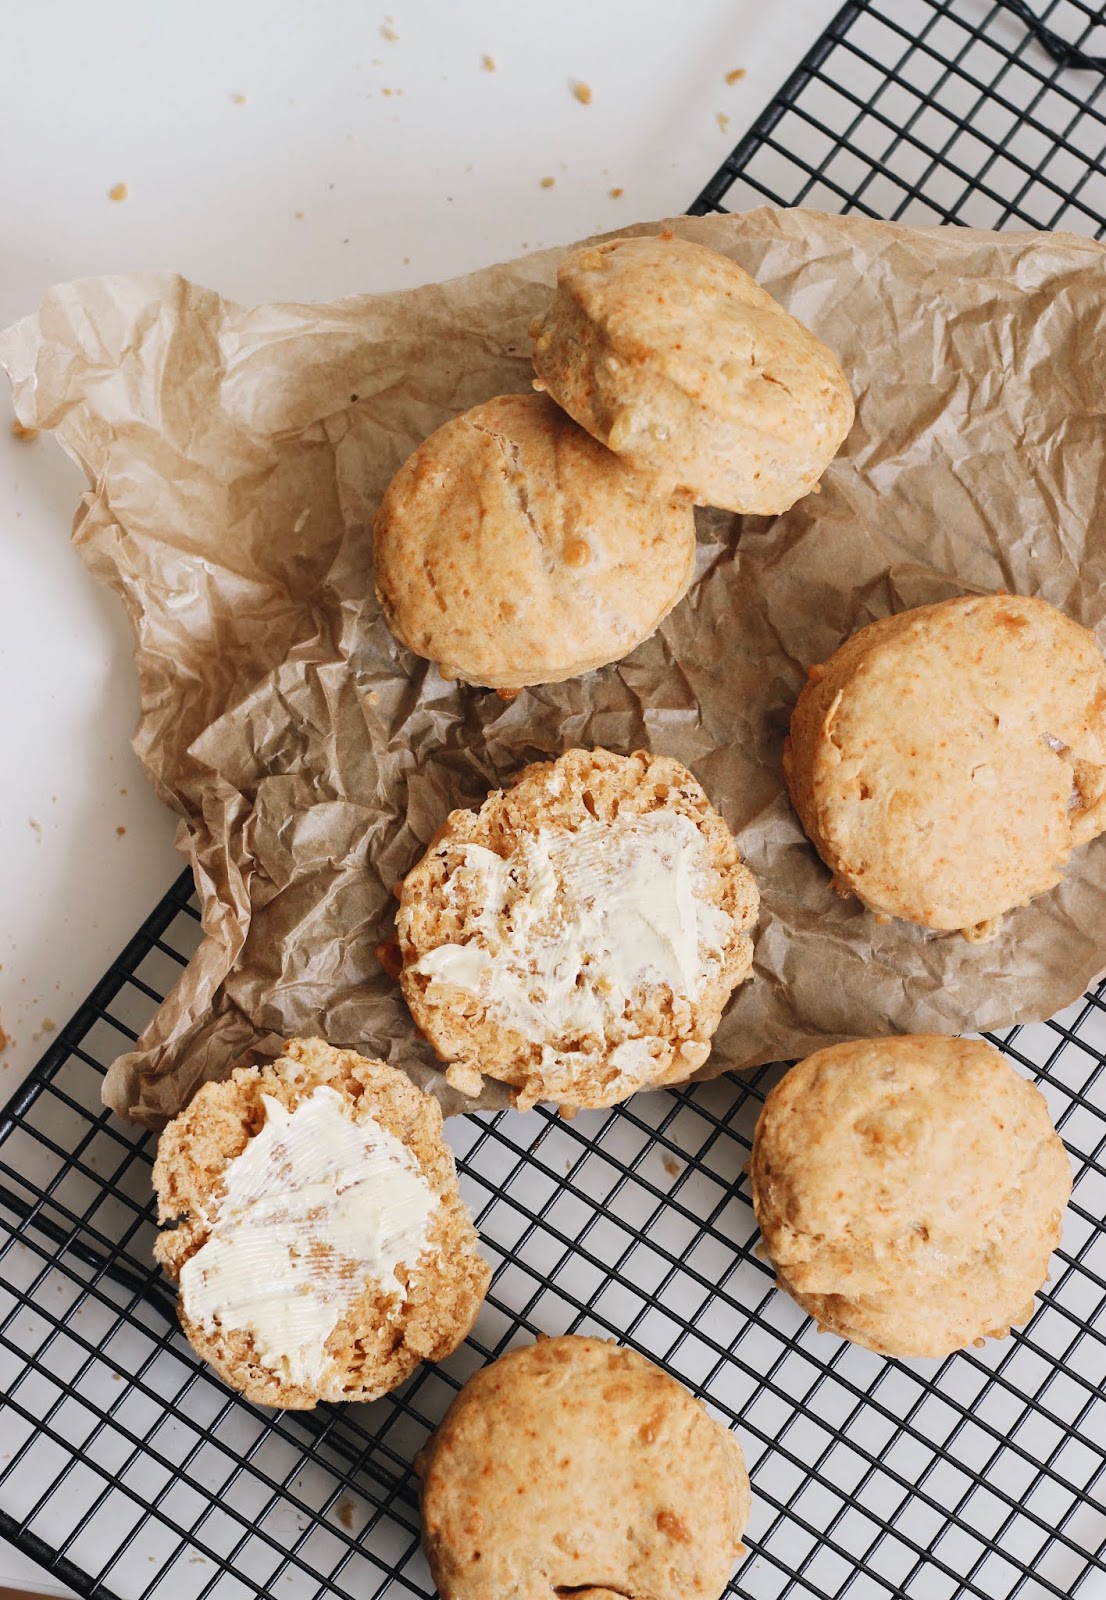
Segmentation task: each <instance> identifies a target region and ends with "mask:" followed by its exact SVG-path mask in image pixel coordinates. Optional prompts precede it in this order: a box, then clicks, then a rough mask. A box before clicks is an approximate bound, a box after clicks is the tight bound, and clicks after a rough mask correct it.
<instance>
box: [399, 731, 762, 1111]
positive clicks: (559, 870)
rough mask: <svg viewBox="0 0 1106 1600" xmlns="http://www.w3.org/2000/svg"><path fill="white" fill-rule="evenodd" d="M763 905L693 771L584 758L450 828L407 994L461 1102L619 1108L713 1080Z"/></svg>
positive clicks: (406, 912) (406, 956)
mask: <svg viewBox="0 0 1106 1600" xmlns="http://www.w3.org/2000/svg"><path fill="white" fill-rule="evenodd" d="M758 902H759V896H758V893H757V888H756V883H755V881H754V879H753V877H752V875H751V873H750V872H749V871H748V869H747V868H746V867H745V866H744V865H743V864H742V862H741V858H740V856H739V854H738V851H737V846H736V845H735V843H734V840H733V837H732V835H731V834H730V831H729V829H728V828H727V826H726V824H725V822H724V821H723V819H722V818H721V817H720V816H719V815H718V813H717V812H716V811H715V810H714V809H713V807H712V806H711V805H710V803H709V801H708V800H707V797H706V795H705V794H704V792H703V790H702V788H701V787H700V785H699V784H698V783H697V781H696V780H695V778H694V777H693V776H692V774H691V773H690V772H689V771H688V770H687V768H686V767H683V766H681V765H680V763H679V762H677V761H673V760H670V759H669V758H667V757H663V756H654V755H648V754H645V753H643V752H638V753H637V754H636V755H633V756H621V755H615V754H613V753H612V752H611V751H609V750H594V751H588V750H570V751H568V752H567V753H566V754H565V755H562V756H561V757H560V758H559V759H558V760H557V761H554V762H542V763H540V764H538V765H535V766H532V767H527V768H526V769H525V770H524V771H523V772H522V773H520V774H519V776H518V777H517V778H516V779H515V781H514V782H513V783H512V784H511V786H510V787H509V788H507V789H504V790H497V791H495V792H494V793H492V794H491V795H489V797H488V799H487V800H486V801H485V802H484V804H483V806H482V807H481V808H480V810H479V811H478V812H475V813H474V812H469V811H454V812H452V813H451V814H450V816H449V818H448V819H447V821H446V823H445V825H444V827H443V828H442V829H441V830H440V832H439V834H438V836H437V837H436V839H435V840H434V841H433V843H432V844H431V847H430V849H429V850H428V851H427V853H426V855H425V856H424V857H423V859H422V860H421V861H420V862H419V863H418V865H417V866H415V867H414V868H413V869H412V870H411V872H409V873H408V875H407V877H406V879H405V880H404V882H403V884H402V887H401V890H400V906H399V912H398V915H397V934H398V939H399V949H400V956H401V959H402V969H401V974H400V981H401V983H402V986H403V992H404V995H405V996H406V998H407V1002H408V1005H409V1006H410V1008H411V1012H412V1014H413V1016H414V1018H415V1021H416V1022H417V1024H418V1026H419V1027H420V1028H421V1029H422V1030H423V1032H424V1033H425V1034H426V1036H427V1038H428V1039H429V1040H430V1042H431V1044H432V1045H433V1046H434V1048H435V1049H436V1050H437V1052H438V1054H439V1056H441V1058H442V1059H443V1060H444V1061H446V1062H449V1063H451V1066H450V1070H449V1074H448V1075H449V1077H450V1081H451V1082H452V1083H454V1084H456V1086H457V1087H459V1088H461V1089H463V1090H465V1091H466V1092H469V1093H476V1092H477V1091H478V1090H479V1087H480V1074H481V1073H486V1074H487V1075H488V1076H489V1077H492V1078H497V1079H499V1080H500V1081H502V1082H504V1083H508V1084H510V1085H512V1087H513V1088H514V1090H515V1103H516V1104H517V1105H518V1106H519V1107H520V1108H526V1107H527V1106H530V1105H532V1104H533V1103H534V1102H535V1101H537V1100H551V1101H555V1102H557V1103H559V1104H561V1105H565V1106H607V1105H613V1104H615V1103H616V1102H618V1101H620V1100H624V1099H626V1098H627V1097H628V1096H629V1095H631V1094H632V1093H634V1091H635V1090H638V1089H647V1088H651V1087H655V1086H657V1085H660V1084H665V1083H677V1082H682V1081H684V1080H685V1079H687V1078H689V1077H690V1076H691V1075H692V1073H694V1072H695V1071H696V1069H697V1068H698V1067H700V1066H702V1064H703V1062H704V1061H705V1060H706V1058H707V1056H708V1055H709V1053H710V1040H711V1036H712V1034H713V1033H714V1030H715V1029H716V1028H717V1026H718V1023H719V1020H720V1018H721V1015H722V1009H723V1007H724V1006H725V1004H726V1001H727V1000H728V998H729V996H730V993H731V991H732V990H733V989H734V988H735V986H736V985H737V984H739V983H741V982H742V981H743V980H744V979H745V978H746V977H747V976H748V974H749V971H750V968H751V965H752V950H753V946H752V938H751V932H752V928H753V926H754V924H755V921H756V915H757V907H758Z"/></svg>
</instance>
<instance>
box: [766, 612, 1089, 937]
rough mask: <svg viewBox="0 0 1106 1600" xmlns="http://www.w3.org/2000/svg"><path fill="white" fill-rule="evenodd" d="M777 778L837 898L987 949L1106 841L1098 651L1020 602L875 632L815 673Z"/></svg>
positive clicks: (892, 622)
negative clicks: (1008, 923) (1084, 848)
mask: <svg viewBox="0 0 1106 1600" xmlns="http://www.w3.org/2000/svg"><path fill="white" fill-rule="evenodd" d="M783 768H784V775H785V776H786V779H787V785H788V788H789V790H790V792H791V799H792V803H793V804H794V806H795V809H796V811H797V812H798V813H799V817H800V820H801V821H802V824H803V827H804V828H805V829H806V832H807V835H808V836H809V838H810V839H811V841H812V843H813V844H814V846H815V848H816V849H817V851H818V854H819V855H820V856H821V857H822V859H823V861H825V863H826V865H827V866H828V867H829V868H830V870H831V872H832V873H833V874H834V878H835V883H836V887H837V888H839V889H840V890H841V892H842V893H849V892H852V893H853V894H855V895H857V896H858V897H859V898H860V899H861V900H862V901H863V902H864V904H865V905H866V906H869V907H870V908H871V909H872V910H873V911H878V912H883V913H885V914H887V915H890V916H896V917H904V918H906V919H907V920H908V921H910V922H916V923H920V924H922V926H924V927H927V928H939V929H955V928H959V929H962V930H963V931H964V932H965V933H966V934H967V935H968V936H969V937H974V938H980V937H988V936H990V935H991V934H992V933H994V932H995V931H996V930H997V926H998V923H997V920H996V919H998V918H1001V917H1002V915H1003V914H1004V913H1005V912H1007V911H1010V910H1012V909H1013V908H1014V907H1015V906H1020V905H1024V904H1026V902H1027V901H1029V900H1031V899H1032V898H1033V897H1034V896H1035V895H1039V894H1043V893H1044V892H1045V891H1046V890H1048V889H1051V888H1052V887H1053V886H1054V885H1055V884H1057V883H1059V881H1060V879H1061V877H1062V876H1063V871H1064V867H1065V864H1066V862H1067V859H1068V857H1069V855H1070V854H1071V851H1072V850H1073V849H1074V848H1075V846H1077V845H1080V844H1084V843H1086V842H1087V841H1088V840H1089V839H1093V838H1094V837H1095V836H1096V835H1097V834H1099V833H1101V832H1102V831H1103V830H1104V829H1106V663H1104V661H1103V657H1102V651H1101V650H1100V649H1099V647H1098V644H1097V642H1096V640H1095V637H1094V635H1093V634H1092V633H1090V632H1089V631H1088V630H1087V629H1086V628H1082V627H1080V626H1079V624H1078V623H1076V622H1073V621H1072V620H1071V618H1070V617H1066V616H1065V615H1064V614H1063V612H1062V611H1058V610H1057V609H1056V608H1055V606H1051V605H1049V604H1048V603H1047V602H1046V601H1044V600H1037V599H1032V598H1027V597H1025V596H1022V595H1006V594H997V595H985V596H971V597H968V598H965V599H953V600H945V601H942V602H940V603H939V604H937V605H932V606H921V607H919V608H918V609H916V610H913V611H905V612H903V613H902V614H901V615H899V616H895V617H887V618H885V619H884V620H882V621H880V622H873V623H871V624H870V625H869V626H868V627H866V628H862V629H861V630H860V631H859V633H855V634H853V636H852V637H851V638H850V639H846V641H845V642H844V644H843V645H841V647H840V649H838V650H836V651H835V652H834V654H833V655H832V656H831V657H830V658H829V660H828V661H826V662H825V663H824V664H823V665H821V666H818V667H813V668H812V669H811V672H810V678H809V681H808V682H807V684H806V687H805V688H804V689H803V692H802V694H801V695H800V696H799V700H798V704H797V705H796V707H795V711H794V714H793V716H792V718H791V736H790V738H789V739H788V741H787V743H786V745H785V747H784V756H783Z"/></svg>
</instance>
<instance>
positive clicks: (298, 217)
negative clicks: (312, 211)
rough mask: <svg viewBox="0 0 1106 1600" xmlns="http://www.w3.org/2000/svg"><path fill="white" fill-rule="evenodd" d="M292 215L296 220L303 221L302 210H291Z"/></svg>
mask: <svg viewBox="0 0 1106 1600" xmlns="http://www.w3.org/2000/svg"><path fill="white" fill-rule="evenodd" d="M292 215H293V216H294V217H295V219H296V221H297V222H302V221H303V217H304V213H303V212H302V211H293V213H292Z"/></svg>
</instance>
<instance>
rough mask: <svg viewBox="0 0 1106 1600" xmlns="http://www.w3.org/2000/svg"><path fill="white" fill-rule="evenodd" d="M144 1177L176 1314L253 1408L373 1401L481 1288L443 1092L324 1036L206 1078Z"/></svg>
mask: <svg viewBox="0 0 1106 1600" xmlns="http://www.w3.org/2000/svg"><path fill="white" fill-rule="evenodd" d="M154 1188H155V1190H156V1192H157V1197H158V1220H159V1222H162V1223H168V1224H172V1226H171V1227H167V1228H165V1229H164V1231H163V1232H162V1233H160V1234H159V1235H158V1239H157V1243H156V1244H155V1246H154V1254H155V1256H156V1257H157V1259H158V1261H159V1262H160V1263H161V1265H162V1266H163V1267H164V1268H165V1270H166V1272H167V1273H168V1274H169V1276H170V1277H171V1278H172V1279H173V1280H174V1282H177V1283H179V1285H180V1298H179V1301H178V1312H179V1315H180V1319H181V1325H182V1327H183V1328H184V1331H185V1333H186V1334H187V1335H188V1338H189V1339H190V1341H191V1342H192V1345H193V1347H194V1348H195V1349H196V1350H197V1352H198V1353H199V1354H200V1355H201V1356H203V1358H204V1359H205V1361H210V1363H211V1365H212V1366H213V1367H214V1368H215V1370H216V1371H217V1372H218V1374H219V1376H220V1377H221V1378H222V1379H223V1381H224V1382H225V1383H228V1384H229V1385H230V1386H231V1388H233V1389H239V1390H241V1392H242V1393H243V1394H244V1395H246V1397H247V1398H248V1399H250V1400H253V1401H255V1402H256V1403H257V1404H259V1405H269V1406H285V1407H290V1408H294V1409H298V1410H306V1409H309V1408H310V1407H312V1406H314V1405H315V1404H316V1403H317V1402H318V1401H319V1400H375V1399H376V1398H377V1396H379V1395H382V1394H384V1393H385V1392H386V1391H387V1390H389V1389H394V1388H395V1386H396V1385H397V1384H398V1383H402V1381H403V1380H404V1378H406V1377H407V1376H408V1375H409V1374H410V1373H411V1372H412V1371H413V1370H414V1368H415V1367H416V1366H418V1364H419V1362H420V1361H438V1360H441V1359H442V1358H443V1357H445V1356H447V1355H448V1354H449V1353H450V1351H452V1350H454V1349H455V1348H456V1346H457V1345H458V1344H460V1342H461V1340H462V1339H463V1338H464V1337H465V1335H466V1334H467V1333H468V1331H469V1329H470V1328H471V1326H472V1324H473V1322H474V1320H475V1318H476V1314H477V1312H478V1311H479V1309H480V1303H481V1301H482V1300H483V1298H484V1295H485V1293H486V1291H487V1287H488V1281H489V1278H490V1276H491V1273H490V1269H489V1267H488V1265H487V1263H486V1262H485V1261H483V1260H482V1259H481V1258H480V1256H479V1255H478V1254H477V1236H476V1230H475V1228H474V1227H473V1225H472V1220H471V1218H470V1217H469V1214H468V1211H467V1210H466V1209H465V1206H464V1205H463V1204H462V1201H461V1198H460V1195H459V1193H458V1190H457V1177H456V1173H455V1171H454V1166H453V1157H452V1154H451V1153H450V1150H449V1147H448V1145H447V1144H446V1142H445V1140H444V1139H443V1137H442V1114H441V1111H440V1109H439V1107H438V1104H437V1102H436V1101H435V1100H434V1099H432V1097H431V1096H430V1095H427V1094H424V1093H423V1092H422V1090H421V1089H417V1088H416V1087H415V1085H414V1084H413V1083H411V1081H410V1080H409V1079H408V1078H406V1077H404V1075H403V1073H402V1072H399V1071H397V1070H396V1068H395V1067H389V1066H386V1065H385V1064H384V1062H382V1061H371V1060H367V1059H366V1058H365V1057H363V1056H359V1055H355V1054H354V1053H353V1052H352V1051H351V1050H335V1049H332V1048H331V1047H330V1046H329V1045H326V1044H324V1043H323V1042H322V1040H321V1039H293V1040H292V1041H291V1042H290V1043H289V1044H288V1045H287V1047H286V1049H285V1053H284V1056H283V1057H282V1058H281V1059H280V1060H278V1061H274V1062H272V1063H269V1064H266V1065H264V1066H261V1067H240V1068H238V1069H237V1070H236V1071H235V1072H234V1073H232V1075H231V1077H230V1078H229V1079H228V1080H227V1081H225V1082H223V1083H206V1084H204V1085H203V1087H202V1088H201V1089H200V1090H199V1092H198V1093H197V1095H196V1097H195V1099H194V1100H193V1101H192V1102H191V1104H190V1105H189V1106H188V1107H187V1109H186V1110H184V1111H182V1112H181V1113H180V1115H179V1116H177V1117H175V1118H174V1120H173V1121H172V1122H170V1123H169V1125H168V1127H167V1128H166V1129H165V1131H164V1132H163V1133H162V1135H161V1138H160V1140H159V1142H158V1151H157V1161H156V1163H155V1165H154Z"/></svg>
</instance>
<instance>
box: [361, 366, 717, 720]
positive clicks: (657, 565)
mask: <svg viewBox="0 0 1106 1600" xmlns="http://www.w3.org/2000/svg"><path fill="white" fill-rule="evenodd" d="M373 558H374V562H375V567H376V592H377V597H378V599H379V601H380V605H381V609H382V611H383V613H384V617H385V620H386V621H387V623H388V626H389V627H390V628H391V630H392V632H393V633H394V634H395V636H396V637H397V639H399V640H400V641H401V642H402V643H403V644H406V645H407V646H408V647H409V648H410V649H412V650H414V651H415V652H416V653H417V654H419V655H421V656H427V657H429V659H430V660H431V661H436V662H437V663H438V665H439V666H440V667H441V670H442V672H443V674H444V675H445V676H446V677H455V678H462V679H464V680H465V681H467V682H469V683H473V684H480V685H483V686H485V687H488V688H493V689H519V688H522V687H523V686H524V685H526V684H534V683H557V682H559V681H561V680H562V679H564V678H571V677H575V676H576V675H577V674H579V673H582V672H589V671H591V670H592V668H594V667H601V666H605V665H606V664H607V663H608V662H611V661H618V660H620V659H621V658H622V657H623V656H626V655H629V653H630V651H631V650H633V649H634V648H635V647H636V646H637V645H639V644H640V643H641V642H642V640H644V639H647V638H648V637H649V636H650V634H652V633H654V632H655V631H656V629H657V626H658V624H659V623H660V622H661V621H662V619H663V618H664V617H665V616H667V614H668V612H669V611H671V609H672V607H673V606H674V605H675V604H676V602H677V601H678V600H680V599H681V598H682V597H683V595H684V594H685V592H686V591H687V587H688V585H689V583H690V582H691V579H692V576H693V574H694V570H695V517H694V512H693V511H692V508H691V506H690V505H689V504H687V503H686V502H682V501H678V500H674V499H673V498H672V497H671V496H669V495H664V494H658V493H656V492H655V491H653V490H652V489H651V488H650V485H648V484H647V483H643V482H642V480H641V479H640V478H639V477H638V476H637V475H636V474H635V473H633V472H631V471H630V470H629V468H628V467H626V466H625V465H624V464H623V463H622V462H621V461H619V460H618V458H617V457H616V456H614V455H612V454H611V452H610V451H609V450H605V449H604V448H603V446H602V445H600V444H597V443H596V442H595V440H594V439H593V438H591V437H590V435H589V434H587V433H585V432H584V430H583V429H582V428H579V427H577V425H576V424H575V423H574V422H573V421H571V419H570V418H568V417H566V416H565V415H564V413H563V412H561V411H559V410H558V409H557V407H556V406H555V405H553V404H552V402H551V401H549V400H547V399H545V398H544V397H543V396H541V395H534V394H531V395H503V396H501V397H500V398H499V399H495V400H488V401H486V402H485V403H484V404H483V405H479V406H474V407H473V408H472V409H471V410H470V411H466V412H463V413H462V414H461V415H460V416H459V417H455V418H454V419H453V421H451V422H447V423H446V424H445V425H444V426H443V427H441V428H439V429H438V430H437V431H436V432H435V433H432V434H431V435H430V437H429V439H427V440H425V441H424V443H422V444H421V445H419V447H418V449H417V450H415V452H414V453H413V454H412V455H411V456H410V457H408V459H407V461H405V462H404V464H403V466H402V467H401V468H400V469H399V471H398V472H397V473H396V475H395V477H394V478H393V479H392V482H391V483H390V484H389V486H388V489H387V492H386V493H385V495H384V499H383V502H382V503H381V506H380V510H379V511H378V513H377V515H376V520H375V523H374V535H373Z"/></svg>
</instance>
